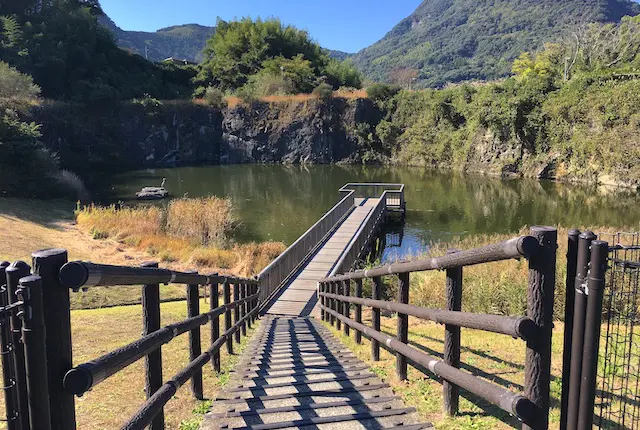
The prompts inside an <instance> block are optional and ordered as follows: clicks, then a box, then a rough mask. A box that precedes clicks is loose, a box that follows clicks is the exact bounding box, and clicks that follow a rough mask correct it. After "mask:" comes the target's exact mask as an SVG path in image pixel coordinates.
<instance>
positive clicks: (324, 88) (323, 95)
mask: <svg viewBox="0 0 640 430" xmlns="http://www.w3.org/2000/svg"><path fill="white" fill-rule="evenodd" d="M313 95H314V96H317V97H318V98H319V99H320V100H323V101H326V100H329V99H330V98H331V97H333V88H332V87H331V85H329V84H325V83H322V84H320V85H318V86H317V87H315V88H314V90H313Z"/></svg>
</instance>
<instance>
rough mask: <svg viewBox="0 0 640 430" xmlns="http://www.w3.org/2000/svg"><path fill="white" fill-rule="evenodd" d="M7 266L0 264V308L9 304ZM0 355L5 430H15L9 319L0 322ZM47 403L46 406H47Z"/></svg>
mask: <svg viewBox="0 0 640 430" xmlns="http://www.w3.org/2000/svg"><path fill="white" fill-rule="evenodd" d="M8 266H9V262H8V261H3V262H2V263H0V285H4V287H2V290H0V306H1V307H5V306H7V305H8V304H9V297H8V294H7V287H6V277H5V270H6V268H7V267H8ZM0 340H1V343H0V355H1V356H2V383H3V386H4V387H5V388H4V390H3V391H4V405H5V412H6V417H7V430H17V425H18V398H17V395H16V387H15V382H14V378H15V377H14V374H15V369H14V363H13V361H12V351H11V349H12V348H13V346H12V340H11V326H10V324H9V319H2V320H0ZM48 403H49V402H48V401H47V405H48Z"/></svg>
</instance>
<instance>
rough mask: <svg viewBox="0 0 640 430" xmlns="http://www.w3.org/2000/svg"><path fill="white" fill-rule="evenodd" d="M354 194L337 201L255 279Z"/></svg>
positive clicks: (269, 268) (352, 191)
mask: <svg viewBox="0 0 640 430" xmlns="http://www.w3.org/2000/svg"><path fill="white" fill-rule="evenodd" d="M354 193H355V191H354V190H351V192H350V193H349V194H347V195H346V196H344V197H343V198H342V199H340V201H338V202H337V203H336V204H335V205H334V206H333V207H332V208H331V209H329V210H328V211H327V212H326V213H325V214H324V215H323V216H322V218H320V219H319V220H318V221H316V223H315V224H313V225H312V226H311V227H309V228H308V229H307V231H305V232H304V233H303V234H302V235H301V236H300V237H299V238H298V239H297V240H296V241H295V242H293V243H292V244H291V245H290V246H289V247H288V248H287V249H285V250H284V252H283V253H282V254H280V255H279V256H278V257H276V259H275V260H273V261H272V262H271V263H270V264H269V265H268V266H267V267H265V268H264V269H262V270H261V271H260V273H259V274H258V275H257V276H256V278H257V279H258V280H259V279H261V278H262V277H263V276H264V274H265V273H267V272H268V271H269V270H271V269H272V268H273V267H274V266H275V265H276V264H278V263H279V262H280V261H282V260H283V259H284V258H285V257H286V255H287V254H288V253H289V252H291V250H292V249H294V248H295V247H296V246H297V245H298V244H299V243H300V242H302V241H303V240H304V238H305V237H306V236H307V235H309V234H310V233H311V232H312V231H313V230H314V229H315V228H316V227H317V226H318V225H320V224H321V223H322V221H324V220H325V219H326V218H328V217H329V216H330V215H331V213H332V212H333V211H335V210H336V209H338V208H339V207H340V205H341V204H342V203H343V202H344V201H346V200H347V199H349V198H351V196H352V195H353V194H354Z"/></svg>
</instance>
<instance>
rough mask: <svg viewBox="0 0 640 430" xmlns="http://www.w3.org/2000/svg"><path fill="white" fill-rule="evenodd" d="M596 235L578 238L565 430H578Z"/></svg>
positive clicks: (588, 233) (587, 233)
mask: <svg viewBox="0 0 640 430" xmlns="http://www.w3.org/2000/svg"><path fill="white" fill-rule="evenodd" d="M595 239H596V235H595V234H593V232H591V231H585V232H584V233H582V234H581V235H580V236H579V238H578V258H577V265H576V278H575V284H574V290H575V291H574V306H573V327H572V334H571V357H576V359H575V360H571V366H570V379H569V384H568V385H569V394H568V395H567V411H566V417H567V418H566V420H567V430H577V428H578V408H579V406H580V380H581V379H582V360H580V359H579V358H578V357H581V356H582V353H583V345H584V328H585V319H586V315H587V296H586V295H585V290H584V287H585V285H586V282H587V274H588V272H589V261H590V260H591V242H593V241H594V240H595Z"/></svg>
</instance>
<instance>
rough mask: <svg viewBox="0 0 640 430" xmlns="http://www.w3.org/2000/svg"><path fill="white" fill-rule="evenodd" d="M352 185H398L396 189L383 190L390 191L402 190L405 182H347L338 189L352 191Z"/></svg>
mask: <svg viewBox="0 0 640 430" xmlns="http://www.w3.org/2000/svg"><path fill="white" fill-rule="evenodd" d="M353 187H362V188H364V187H398V188H399V189H397V190H385V191H392V192H401V191H404V187H405V184H401V183H397V184H396V183H386V182H349V183H348V184H344V185H343V186H342V187H341V188H340V189H339V190H338V191H354V190H351V188H353Z"/></svg>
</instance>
